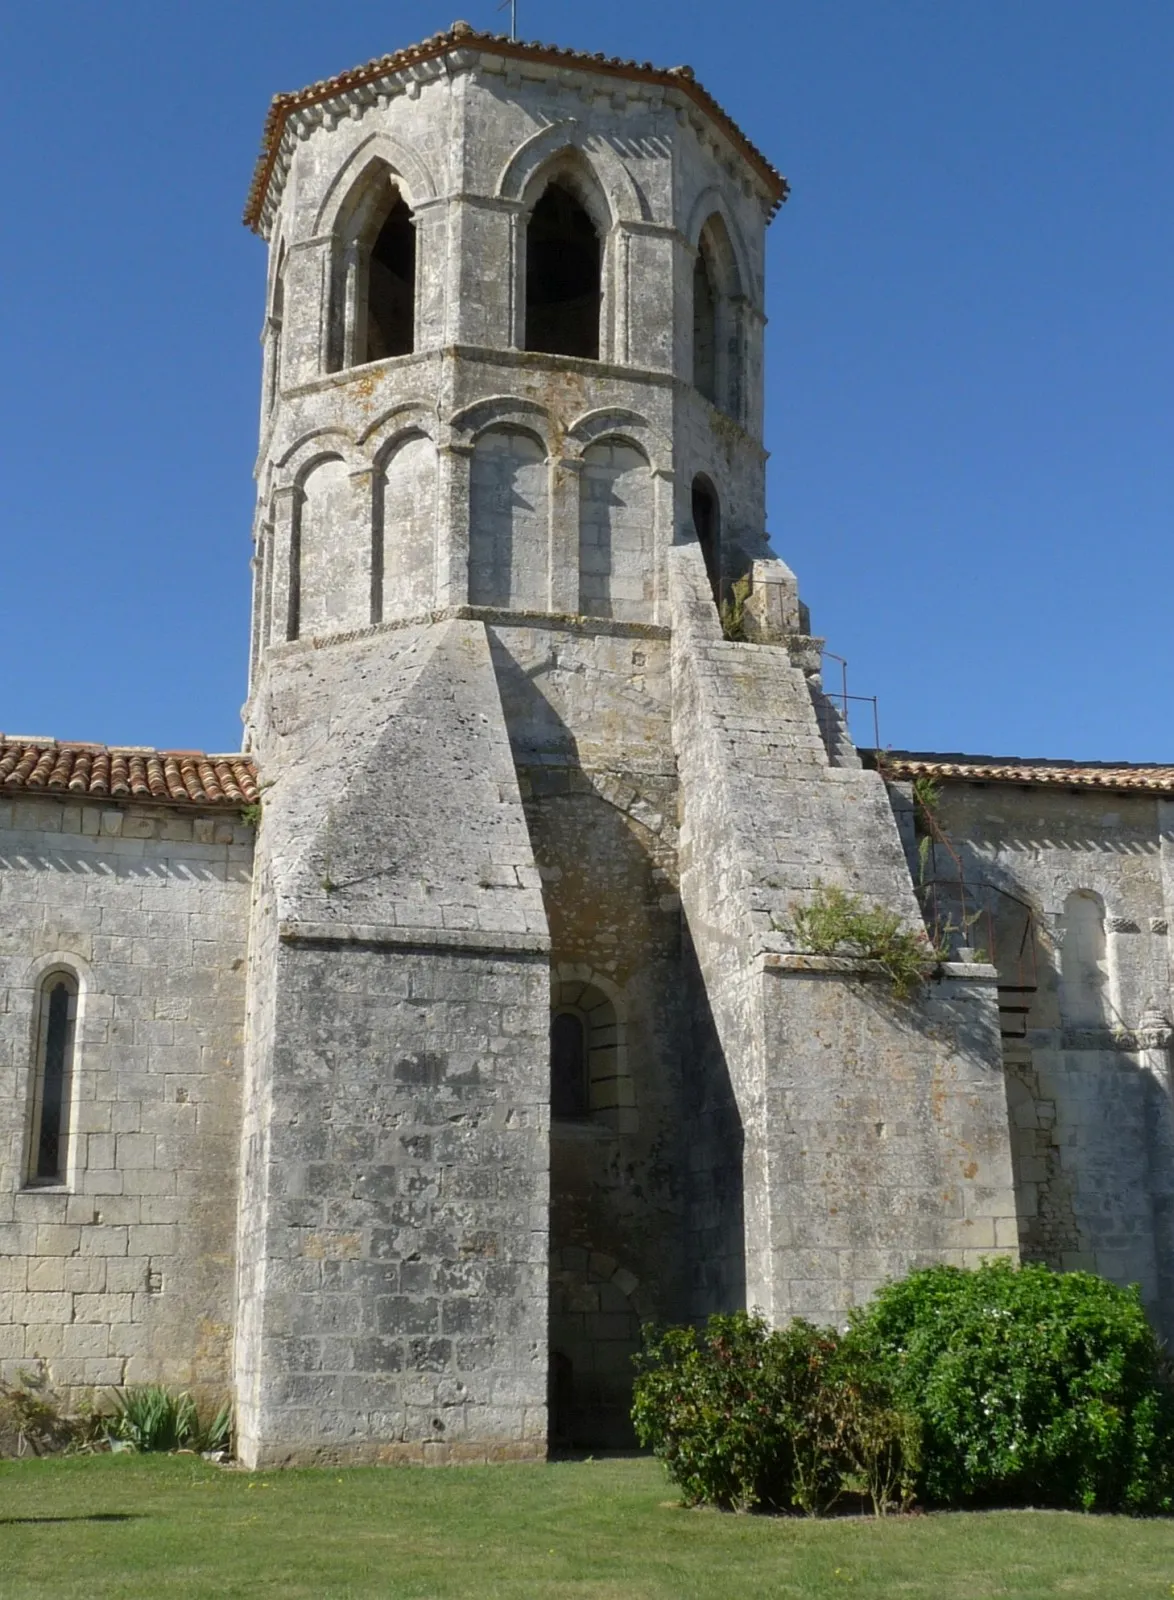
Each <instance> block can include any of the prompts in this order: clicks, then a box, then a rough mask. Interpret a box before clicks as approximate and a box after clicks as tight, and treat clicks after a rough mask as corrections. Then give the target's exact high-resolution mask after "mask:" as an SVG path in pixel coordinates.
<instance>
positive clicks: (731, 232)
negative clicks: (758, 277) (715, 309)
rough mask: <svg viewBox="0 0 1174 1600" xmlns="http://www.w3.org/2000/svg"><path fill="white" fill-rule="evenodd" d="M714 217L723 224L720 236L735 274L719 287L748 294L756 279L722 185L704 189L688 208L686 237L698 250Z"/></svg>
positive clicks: (732, 292)
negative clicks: (702, 237) (702, 236)
mask: <svg viewBox="0 0 1174 1600" xmlns="http://www.w3.org/2000/svg"><path fill="white" fill-rule="evenodd" d="M715 219H716V220H717V222H718V223H719V224H720V228H719V230H718V237H719V238H720V239H721V240H722V241H723V242H724V246H725V249H726V250H728V253H729V256H730V258H731V265H732V274H733V275H732V278H731V279H730V280H728V281H725V282H723V283H722V284H721V285H720V287H721V289H722V290H723V292H725V293H730V294H745V295H749V294H750V292H751V289H752V286H753V283H754V275H753V273H752V272H751V270H750V252H749V251H748V250H747V248H746V241H745V239H744V238H743V237H742V230H741V228H739V226H738V224H737V222H736V221H735V219H734V218H733V217H732V216H731V215H730V210H729V206H728V205H727V203H726V197H725V195H724V194H723V193H722V192H721V190H720V189H717V188H713V187H711V188H708V189H704V190H703V191H702V192H701V194H699V195H698V196H697V198H696V200H695V201H694V202H693V205H692V207H691V208H690V211H689V221H688V223H687V224H686V227H685V241H686V243H687V244H688V245H689V247H690V249H692V250H696V249H697V248H698V247H699V245H700V243H701V235H702V233H703V232H704V231H705V230H706V228H707V227H709V225H710V224H711V223H713V222H714V220H715Z"/></svg>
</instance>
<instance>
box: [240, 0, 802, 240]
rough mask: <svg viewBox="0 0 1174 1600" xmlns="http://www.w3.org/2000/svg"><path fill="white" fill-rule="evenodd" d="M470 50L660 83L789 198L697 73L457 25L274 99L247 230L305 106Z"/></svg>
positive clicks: (778, 195) (779, 197)
mask: <svg viewBox="0 0 1174 1600" xmlns="http://www.w3.org/2000/svg"><path fill="white" fill-rule="evenodd" d="M470 49H471V50H478V51H480V52H482V53H483V54H490V55H498V56H510V57H513V58H514V59H516V60H521V61H539V62H542V63H544V64H545V65H547V66H556V67H578V68H581V69H583V70H585V71H588V72H597V73H600V74H602V75H603V76H605V77H612V78H627V79H629V80H634V81H635V82H637V83H655V84H661V85H663V86H664V87H665V88H671V89H679V90H680V91H681V92H682V93H683V94H685V95H687V96H688V98H689V99H690V100H692V101H693V102H694V104H696V105H697V106H699V107H700V108H701V110H702V111H704V112H705V114H706V115H707V116H708V117H709V118H711V120H712V121H713V122H715V123H716V124H717V126H718V127H719V128H720V129H721V130H722V132H723V133H725V134H726V136H727V137H728V138H729V139H730V140H731V141H732V142H733V143H734V145H735V146H736V147H737V148H738V149H739V150H740V151H741V153H742V155H743V156H745V158H746V160H747V161H748V162H749V163H750V165H751V166H752V167H754V168H755V169H756V171H757V172H758V175H759V177H760V178H761V179H762V180H763V182H764V183H765V184H766V187H767V189H768V190H769V191H770V193H771V195H772V196H773V198H774V203H775V207H776V208H777V207H778V206H780V205H781V204H782V203H783V201H784V200H785V199H786V198H787V193H788V186H787V180H786V179H785V178H784V177H783V176H782V174H781V173H779V172H778V171H776V170H775V168H774V167H772V166H771V164H770V162H769V161H768V160H767V159H766V157H765V156H764V155H763V153H762V151H761V150H759V149H758V148H757V146H756V145H754V144H752V143H751V142H750V140H749V139H748V138H747V137H746V135H745V134H744V133H743V132H742V130H741V128H739V126H738V124H737V123H736V122H735V121H734V120H733V118H732V117H730V116H728V115H727V114H726V112H724V111H723V110H722V108H721V106H719V105H718V103H717V101H716V100H715V99H714V98H713V96H712V95H711V94H709V93H708V92H707V91H706V90H705V89H703V88H702V87H701V85H700V84H699V83H698V82H697V80H696V79H695V78H694V76H693V69H692V67H668V68H665V67H655V66H653V64H652V62H651V61H624V60H622V59H621V58H620V57H619V56H605V55H588V54H586V53H584V52H583V51H580V50H571V49H565V48H561V47H560V46H558V45H553V44H526V43H523V42H522V41H521V40H520V39H510V38H507V37H506V36H505V35H504V34H495V33H478V32H477V31H476V29H475V28H471V27H470V26H469V24H468V23H467V22H454V23H453V25H452V27H451V28H449V30H448V31H447V33H436V34H433V36H432V38H431V39H425V40H423V41H422V42H421V43H420V44H413V45H409V46H407V48H406V49H403V50H397V51H395V53H394V54H393V55H389V56H377V57H376V59H375V60H374V61H368V62H367V63H366V64H365V65H364V66H361V67H353V68H352V69H351V70H350V71H349V72H340V73H339V74H338V75H337V76H336V77H333V78H323V79H321V80H320V81H319V82H318V83H311V84H309V85H308V86H307V87H306V88H305V89H297V90H294V91H293V92H292V93H289V94H278V95H274V97H273V100H272V102H271V104H270V106H269V114H268V116H267V117H266V119H265V127H264V130H263V132H262V134H261V153H260V155H259V156H258V157H257V165H256V167H255V169H254V172H253V181H252V183H251V185H250V186H249V197H248V200H247V201H246V203H245V214H244V222H245V225H246V227H249V228H252V229H254V231H256V230H257V225H258V223H259V222H260V220H261V211H262V207H263V206H264V203H265V193H266V190H267V189H268V187H269V179H270V176H271V174H272V172H273V167H274V163H275V162H276V160H277V152H278V149H279V147H280V144H281V136H282V133H283V132H284V131H285V124H286V120H287V119H288V117H289V115H290V113H291V112H294V111H297V110H299V109H300V108H301V107H303V106H313V105H318V104H320V103H321V102H322V101H324V100H332V99H333V98H334V97H335V96H336V95H339V94H343V93H345V92H346V91H348V90H353V89H359V88H362V87H363V85H364V84H368V83H375V82H377V81H378V80H379V79H380V78H386V77H388V76H389V75H390V74H391V73H393V72H400V71H402V70H403V69H404V68H405V67H411V66H416V65H418V64H419V63H420V62H423V61H432V60H435V59H436V58H437V57H439V56H445V55H448V54H449V52H450V51H453V50H470Z"/></svg>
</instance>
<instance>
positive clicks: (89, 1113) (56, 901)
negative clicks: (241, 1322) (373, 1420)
mask: <svg viewBox="0 0 1174 1600" xmlns="http://www.w3.org/2000/svg"><path fill="white" fill-rule="evenodd" d="M251 859H252V829H251V828H250V827H248V826H246V824H244V823H243V822H241V821H239V820H236V819H234V818H232V817H231V816H229V817H227V818H226V817H225V816H224V815H223V814H220V815H215V814H211V813H208V814H202V813H200V812H198V811H197V812H196V814H195V815H192V814H191V812H190V811H189V810H186V809H185V810H184V811H180V810H178V809H169V808H165V807H160V806H153V805H146V804H140V803H136V804H123V805H112V804H106V805H103V804H101V803H98V802H84V803H79V802H72V801H66V800H62V799H57V798H49V797H45V798H36V799H26V798H22V799H19V800H11V801H9V800H0V1096H2V1098H0V1363H2V1365H0V1372H2V1373H3V1375H4V1376H6V1377H9V1378H12V1377H15V1375H16V1373H17V1371H18V1370H20V1369H22V1368H32V1369H35V1368H36V1367H38V1366H39V1365H41V1366H43V1367H44V1368H45V1370H46V1371H47V1372H48V1374H49V1376H50V1378H51V1379H52V1381H53V1382H54V1383H55V1384H57V1385H61V1386H63V1387H65V1388H71V1387H80V1386H90V1385H105V1384H121V1383H141V1382H147V1381H153V1382H163V1383H168V1384H173V1385H180V1386H184V1387H187V1386H193V1385H194V1386H196V1387H198V1388H201V1389H203V1390H206V1391H208V1392H209V1393H212V1392H215V1393H217V1394H222V1393H223V1391H224V1390H226V1389H227V1387H228V1383H229V1377H230V1372H229V1354H230V1341H231V1322H232V1302H233V1270H234V1235H235V1229H236V1182H237V1166H238V1153H239V1116H240V1073H241V1053H242V1033H243V1027H244V1012H245V950H246V928H247V917H248V897H249V874H250V864H251ZM54 968H68V969H69V970H71V971H72V972H74V973H75V974H76V975H77V977H78V979H79V983H80V991H81V992H80V996H79V1005H78V1021H77V1029H76V1038H75V1048H74V1070H73V1082H72V1105H71V1111H70V1140H69V1156H68V1170H67V1175H66V1177H67V1181H66V1182H64V1183H62V1184H60V1185H53V1186H50V1187H40V1188H36V1187H29V1185H28V1184H27V1182H26V1175H27V1172H28V1170H29V1165H28V1164H29V1151H28V1138H29V1123H30V1113H31V1096H32V1092H33V1077H34V1065H33V1056H34V1040H35V1032H36V1030H35V1007H36V1004H37V995H38V986H39V982H40V979H41V975H42V974H43V973H45V972H47V971H50V970H52V969H54Z"/></svg>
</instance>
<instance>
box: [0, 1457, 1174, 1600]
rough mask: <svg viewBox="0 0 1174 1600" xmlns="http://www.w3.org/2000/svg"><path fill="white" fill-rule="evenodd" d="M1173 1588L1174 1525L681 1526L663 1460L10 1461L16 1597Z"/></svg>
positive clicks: (960, 1521) (1055, 1515) (637, 1598)
mask: <svg viewBox="0 0 1174 1600" xmlns="http://www.w3.org/2000/svg"><path fill="white" fill-rule="evenodd" d="M1172 1594H1174V1522H1158V1521H1154V1522H1136V1521H1130V1520H1128V1519H1127V1518H1124V1517H1082V1516H1077V1515H1074V1514H1071V1513H1065V1512H1031V1511H1027V1512H989V1513H985V1514H973V1515H949V1516H947V1515H936V1516H923V1517H906V1518H891V1519H888V1520H887V1521H884V1522H873V1521H872V1520H871V1519H851V1520H848V1519H845V1520H840V1521H828V1522H806V1521H798V1520H792V1519H786V1520H782V1519H778V1520H776V1519H770V1518H766V1517H734V1516H723V1515H721V1514H720V1513H717V1512H703V1511H685V1510H683V1509H681V1507H680V1506H679V1505H677V1504H676V1503H675V1501H674V1499H673V1495H672V1491H671V1489H670V1488H669V1486H668V1485H667V1483H666V1480H665V1478H664V1476H663V1474H662V1473H661V1471H660V1468H659V1467H658V1466H657V1465H656V1464H655V1463H654V1462H652V1461H649V1460H623V1461H602V1462H575V1463H566V1464H560V1465H554V1466H549V1467H531V1466H513V1467H509V1466H505V1467H480V1468H478V1467H471V1468H457V1467H448V1468H433V1469H431V1470H429V1469H413V1468H407V1467H403V1468H388V1469H384V1470H379V1469H357V1468H356V1469H352V1470H350V1471H347V1472H339V1471H301V1472H272V1473H244V1472H232V1471H224V1470H222V1469H219V1468H216V1467H211V1466H208V1465H207V1464H206V1463H204V1462H202V1461H200V1460H199V1459H198V1458H196V1457H193V1456H170V1457H167V1456H164V1457H154V1458H152V1457H149V1456H95V1457H82V1458H77V1459H72V1460H60V1459H58V1460H32V1461H21V1462H6V1463H3V1464H0V1595H2V1596H3V1600H24V1597H25V1596H31V1595H35V1596H37V1600H66V1597H68V1600H74V1597H79V1600H80V1597H82V1596H85V1597H87V1600H121V1597H123V1596H126V1597H130V1596H135V1597H136V1600H140V1597H141V1596H143V1595H148V1596H150V1597H151V1600H167V1597H169V1596H183V1597H184V1600H191V1597H199V1596H204V1595H207V1596H213V1595H214V1596H218V1597H220V1596H229V1597H230V1596H237V1595H240V1596H245V1595H247V1596H250V1597H252V1596H265V1595H274V1596H281V1597H282V1600H286V1597H290V1600H301V1597H307V1600H308V1597H313V1600H352V1597H354V1600H358V1597H360V1596H363V1597H365V1596H379V1597H381V1600H382V1597H394V1600H400V1597H404V1600H409V1597H410V1600H447V1597H450V1596H454V1595H459V1596H466V1595H471V1596H475V1597H477V1600H499V1597H502V1600H504V1597H508V1600H515V1597H517V1600H521V1597H525V1600H532V1597H534V1596H540V1597H542V1600H661V1597H663V1600H692V1597H705V1600H709V1597H723V1600H724V1597H726V1596H729V1597H731V1600H732V1597H735V1596H736V1597H738V1600H759V1597H763V1600H765V1597H774V1596H799V1597H802V1600H825V1597H829V1600H830V1597H832V1596H844V1595H851V1596H856V1597H860V1600H865V1597H872V1596H886V1597H888V1596H909V1597H924V1600H988V1597H993V1596H1003V1595H1010V1596H1027V1597H1030V1600H1038V1597H1042V1596H1047V1595H1061V1596H1065V1597H1081V1600H1086V1597H1092V1596H1096V1597H1098V1600H1100V1597H1103V1600H1122V1597H1124V1596H1130V1595H1145V1596H1152V1597H1155V1600H1156V1597H1159V1596H1160V1597H1164V1600H1170V1596H1171V1595H1172Z"/></svg>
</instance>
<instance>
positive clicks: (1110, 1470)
mask: <svg viewBox="0 0 1174 1600" xmlns="http://www.w3.org/2000/svg"><path fill="white" fill-rule="evenodd" d="M847 1343H848V1346H849V1348H851V1350H852V1351H853V1354H854V1359H856V1360H858V1361H860V1362H862V1363H864V1365H865V1367H866V1368H867V1369H868V1370H870V1371H871V1372H872V1373H873V1374H874V1375H875V1377H876V1379H877V1381H879V1382H881V1383H882V1385H883V1386H884V1387H887V1388H889V1389H890V1390H891V1392H892V1394H893V1395H894V1397H895V1400H896V1403H897V1407H898V1409H899V1410H908V1411H911V1412H914V1413H915V1414H916V1415H917V1416H918V1418H919V1420H920V1423H921V1428H922V1463H921V1472H920V1488H921V1491H922V1493H923V1494H924V1496H925V1497H926V1498H927V1499H928V1500H930V1501H933V1502H936V1503H937V1504H940V1505H955V1506H957V1505H968V1504H976V1503H978V1504H983V1503H985V1504H991V1503H995V1502H998V1503H1001V1504H1012V1503H1020V1504H1030V1505H1038V1506H1067V1507H1073V1508H1083V1509H1085V1510H1092V1509H1094V1508H1095V1509H1096V1510H1103V1511H1117V1510H1123V1511H1131V1512H1155V1511H1169V1510H1170V1509H1172V1507H1174V1396H1172V1392H1171V1388H1170V1385H1169V1383H1168V1381H1167V1378H1166V1374H1165V1369H1164V1365H1163V1358H1162V1355H1161V1352H1160V1348H1159V1346H1158V1343H1157V1340H1156V1338H1155V1336H1154V1334H1153V1332H1152V1330H1151V1329H1150V1327H1149V1324H1148V1323H1147V1321H1146V1317H1145V1313H1144V1311H1143V1310H1142V1306H1141V1301H1140V1298H1139V1296H1138V1293H1137V1290H1136V1289H1118V1288H1115V1287H1114V1286H1113V1285H1112V1284H1109V1283H1106V1282H1105V1281H1104V1280H1103V1279H1101V1278H1097V1277H1093V1276H1092V1275H1091V1274H1089V1273H1083V1272H1068V1273H1057V1272H1052V1271H1050V1270H1049V1269H1048V1268H1046V1267H1039V1266H1025V1267H1019V1268H1014V1267H1012V1266H1011V1265H1010V1264H1009V1263H1007V1262H1005V1261H994V1262H989V1263H986V1264H984V1265H983V1266H982V1267H980V1268H978V1269H977V1270H976V1271H963V1270H961V1269H960V1268H956V1267H930V1268H927V1269H926V1270H924V1271H921V1272H914V1273H912V1274H911V1275H910V1276H909V1277H907V1278H905V1279H903V1280H902V1281H900V1282H899V1283H892V1284H889V1285H888V1286H887V1287H886V1288H884V1289H882V1290H881V1291H880V1293H879V1294H878V1295H877V1297H876V1298H875V1300H874V1301H873V1302H872V1304H871V1305H870V1306H869V1307H867V1308H866V1309H865V1310H864V1311H862V1312H861V1313H859V1314H858V1315H857V1316H856V1318H855V1319H854V1325H853V1328H852V1332H851V1334H850V1336H849V1339H848V1341H847Z"/></svg>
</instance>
